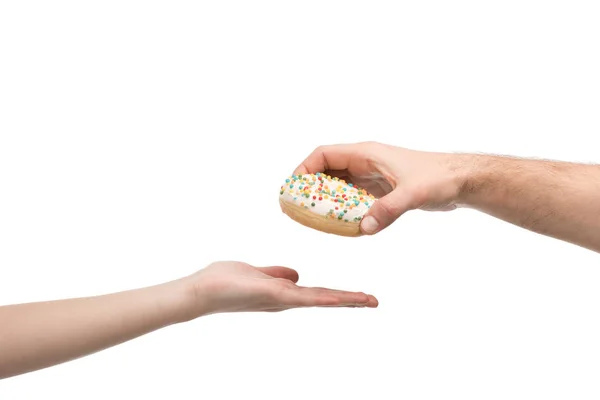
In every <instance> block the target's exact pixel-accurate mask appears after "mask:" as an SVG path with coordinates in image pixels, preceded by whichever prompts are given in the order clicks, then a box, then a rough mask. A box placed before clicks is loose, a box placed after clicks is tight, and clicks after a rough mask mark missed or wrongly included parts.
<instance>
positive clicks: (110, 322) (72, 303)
mask: <svg viewBox="0 0 600 400" xmlns="http://www.w3.org/2000/svg"><path fill="white" fill-rule="evenodd" d="M182 296H183V292H182V290H180V288H179V286H178V282H170V283H165V284H161V285H157V286H153V287H148V288H143V289H137V290H130V291H126V292H120V293H115V294H109V295H103V296H96V297H88V298H78V299H68V300H57V301H49V302H39V303H27V304H17V305H10V306H3V307H0V378H6V377H10V376H14V375H17V374H22V373H26V372H30V371H34V370H38V369H41V368H46V367H49V366H52V365H55V364H59V363H63V362H66V361H70V360H73V359H76V358H79V357H82V356H85V355H88V354H91V353H95V352H97V351H100V350H103V349H106V348H108V347H111V346H114V345H117V344H120V343H123V342H125V341H128V340H131V339H133V338H136V337H138V336H141V335H144V334H146V333H149V332H152V331H154V330H157V329H159V328H162V327H165V326H167V325H171V324H174V323H177V322H178V321H180V320H181V318H182V315H181V312H182V309H183V304H182V303H183V298H182Z"/></svg>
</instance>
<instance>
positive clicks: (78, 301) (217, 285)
mask: <svg viewBox="0 0 600 400" xmlns="http://www.w3.org/2000/svg"><path fill="white" fill-rule="evenodd" d="M297 281H298V274H297V273H296V271H294V270H292V269H289V268H284V267H265V268H256V267H252V266H250V265H248V264H245V263H241V262H233V261H229V262H217V263H213V264H211V265H209V266H208V267H206V268H204V269H202V270H200V271H198V272H196V273H194V274H192V275H190V276H187V277H184V278H181V279H177V280H174V281H171V282H166V283H162V284H159V285H155V286H149V287H145V288H140V289H133V290H128V291H123V292H118V293H110V294H105V295H101V296H94V297H83V298H74V299H64V300H54V301H45V302H36V303H25V304H14V305H7V306H2V307H0V354H1V355H2V356H1V357H0V379H2V378H6V377H10V376H14V375H19V374H23V373H26V372H31V371H35V370H39V369H42V368H47V367H50V366H53V365H56V364H60V363H63V362H66V361H70V360H74V359H76V358H79V357H83V356H87V355H89V354H92V353H95V352H98V351H101V350H104V349H106V348H109V347H112V346H115V345H118V344H120V343H123V342H126V341H129V340H132V339H134V338H137V337H139V336H141V335H145V334H148V333H150V332H153V331H155V330H158V329H161V328H164V327H166V326H169V325H173V324H178V323H182V322H186V321H189V320H192V319H195V318H198V317H202V316H204V315H209V314H215V313H224V312H243V311H281V310H287V309H290V308H298V307H331V306H333V307H377V305H378V303H377V300H376V299H375V297H373V296H370V295H366V294H364V293H355V292H344V291H338V290H332V289H322V288H306V287H300V286H297V285H296V284H295V282H297Z"/></svg>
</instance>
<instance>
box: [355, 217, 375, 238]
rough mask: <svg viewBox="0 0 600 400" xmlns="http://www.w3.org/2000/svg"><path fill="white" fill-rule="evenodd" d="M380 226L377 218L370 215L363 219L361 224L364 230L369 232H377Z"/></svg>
mask: <svg viewBox="0 0 600 400" xmlns="http://www.w3.org/2000/svg"><path fill="white" fill-rule="evenodd" d="M378 226H379V224H378V223H377V220H376V219H375V218H373V217H370V216H369V217H367V218H365V219H363V221H362V223H361V224H360V227H361V228H362V230H363V232H364V233H367V234H371V233H375V231H376V230H377V227H378Z"/></svg>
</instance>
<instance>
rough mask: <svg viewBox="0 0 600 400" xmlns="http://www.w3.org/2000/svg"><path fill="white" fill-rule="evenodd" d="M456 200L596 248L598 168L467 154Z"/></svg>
mask: <svg viewBox="0 0 600 400" xmlns="http://www.w3.org/2000/svg"><path fill="white" fill-rule="evenodd" d="M465 165H466V166H468V171H469V172H468V173H467V175H466V179H465V183H464V185H463V189H462V191H461V199H460V202H461V203H462V204H463V205H464V206H466V207H470V208H474V209H477V210H479V211H482V212H485V213H487V214H490V215H492V216H494V217H497V218H500V219H502V220H505V221H508V222H510V223H513V224H515V225H517V226H520V227H523V228H526V229H529V230H531V231H534V232H537V233H540V234H543V235H547V236H551V237H554V238H557V239H560V240H564V241H567V242H570V243H573V244H577V245H579V246H582V247H586V248H588V249H591V250H594V251H598V252H600V166H598V165H586V164H574V163H567V162H556V161H544V160H532V159H518V158H509V157H495V156H476V155H474V156H467V159H465Z"/></svg>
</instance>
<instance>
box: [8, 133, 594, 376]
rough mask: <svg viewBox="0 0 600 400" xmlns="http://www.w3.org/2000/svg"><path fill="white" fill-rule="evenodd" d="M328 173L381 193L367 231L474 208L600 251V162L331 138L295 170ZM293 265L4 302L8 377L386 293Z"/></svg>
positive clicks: (237, 266)
mask: <svg viewBox="0 0 600 400" xmlns="http://www.w3.org/2000/svg"><path fill="white" fill-rule="evenodd" d="M316 172H326V173H328V174H330V175H335V176H338V177H340V178H343V179H345V180H347V181H349V182H352V183H355V184H357V185H359V186H362V187H364V188H365V189H367V190H368V191H370V192H371V193H373V194H374V195H375V196H377V197H378V201H377V202H376V203H375V205H373V207H371V209H370V210H369V212H368V214H367V215H366V216H365V218H364V219H363V220H362V222H361V229H362V231H363V233H364V234H368V235H372V234H376V233H378V232H381V231H382V230H384V229H385V228H387V227H388V226H390V225H391V224H392V223H393V222H394V221H396V219H398V218H399V217H400V216H402V215H403V214H404V213H406V212H408V211H410V210H416V209H421V210H428V211H450V210H454V209H456V208H458V207H468V208H472V209H475V210H479V211H482V212H484V213H487V214H489V215H492V216H494V217H496V218H500V219H502V220H504V221H507V222H510V223H512V224H515V225H517V226H520V227H522V228H525V229H529V230H531V231H534V232H537V233H540V234H544V235H548V236H551V237H554V238H557V239H560V240H564V241H567V242H570V243H573V244H576V245H579V246H581V247H584V248H588V249H590V250H593V251H596V252H600V201H599V199H600V166H598V165H585V164H575V163H567V162H558V161H545V160H531V159H518V158H514V157H500V156H491V155H475V154H450V153H432V152H421V151H414V150H409V149H405V148H401V147H394V146H389V145H385V144H380V143H371V142H369V143H356V144H342V145H332V146H321V147H319V148H317V149H316V150H315V151H313V152H312V153H311V154H310V155H309V156H308V157H307V158H306V159H305V160H304V161H303V162H302V163H300V164H299V165H298V167H297V168H296V170H295V171H294V173H295V174H306V173H316ZM297 281H298V274H297V273H296V272H295V271H294V270H291V269H288V268H283V267H267V268H256V267H253V266H250V265H248V264H244V263H239V262H220V263H215V264H212V265H210V266H208V267H207V268H205V269H203V270H201V271H199V272H197V273H195V274H193V275H191V276H188V277H185V278H183V279H179V280H175V281H172V282H168V283H164V284H160V285H157V286H153V287H147V288H142V289H137V290H131V291H127V292H121V293H115V294H109V295H105V296H97V297H90V298H82V299H68V300H59V301H52V302H41V303H30V304H20V305H11V306H4V307H0V355H1V356H0V378H5V377H9V376H14V375H17V374H22V373H26V372H30V371H34V370H37V369H41V368H46V367H49V366H52V365H55V364H59V363H62V362H66V361H69V360H73V359H75V358H79V357H82V356H85V355H88V354H91V353H94V352H97V351H100V350H103V349H105V348H108V347H111V346H115V345H117V344H119V343H123V342H125V341H128V340H131V339H133V338H136V337H138V336H141V335H144V334H147V333H149V332H152V331H155V330H157V329H161V328H164V327H166V326H169V325H174V324H178V323H181V322H185V321H190V320H193V319H195V318H198V317H201V316H206V315H210V314H215V313H225V312H245V311H266V312H273V311H283V310H288V309H291V308H298V307H370V308H372V307H377V306H378V302H377V299H376V298H375V297H373V296H371V295H367V294H364V293H360V292H358V293H357V292H345V291H336V290H332V289H323V288H305V287H300V286H298V285H296V282H297Z"/></svg>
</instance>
